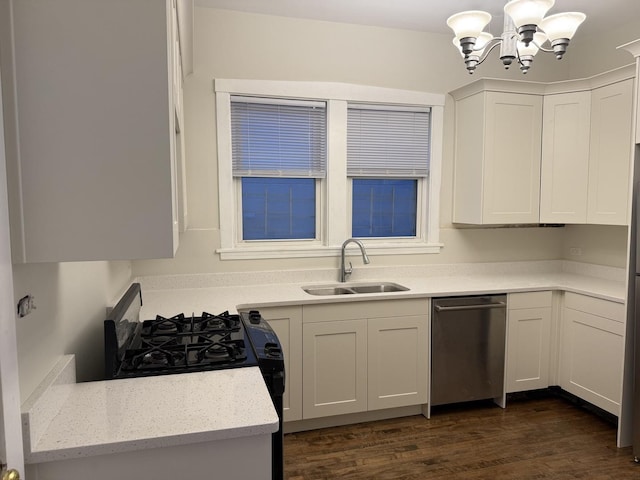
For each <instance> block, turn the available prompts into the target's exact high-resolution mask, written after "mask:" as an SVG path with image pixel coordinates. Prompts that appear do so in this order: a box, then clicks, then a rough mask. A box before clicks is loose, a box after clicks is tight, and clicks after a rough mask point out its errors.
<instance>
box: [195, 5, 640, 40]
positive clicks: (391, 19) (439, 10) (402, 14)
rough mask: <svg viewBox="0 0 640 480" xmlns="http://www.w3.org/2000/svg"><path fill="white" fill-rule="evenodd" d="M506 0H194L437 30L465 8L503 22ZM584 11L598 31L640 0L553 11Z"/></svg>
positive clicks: (637, 15) (629, 17)
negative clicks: (487, 14) (486, 14)
mask: <svg viewBox="0 0 640 480" xmlns="http://www.w3.org/2000/svg"><path fill="white" fill-rule="evenodd" d="M505 3H506V1H505V0H195V4H196V5H197V6H204V7H212V8H220V9H224V10H237V11H242V12H253V13H262V14H267V15H278V16H284V17H296V18H309V19H316V20H325V21H330V22H344V23H355V24H362V25H375V26H382V27H390V28H402V29H409V30H419V31H425V32H435V33H451V30H449V28H448V27H447V25H446V19H447V18H448V17H449V16H450V15H452V14H454V13H457V12H461V11H463V10H484V11H487V12H489V13H490V14H491V15H492V16H493V17H494V18H495V20H493V21H492V23H491V29H492V30H493V33H494V34H497V33H499V32H497V30H498V29H500V28H501V27H502V18H501V17H502V12H503V10H502V8H503V7H504V5H505ZM567 11H579V12H583V13H585V14H587V20H586V21H585V22H584V23H583V24H582V26H581V27H580V30H581V31H582V32H584V33H585V34H594V33H597V32H600V31H602V30H605V29H611V28H616V27H619V26H621V25H624V24H625V23H629V22H631V21H633V20H636V21H637V20H640V1H638V0H557V1H556V4H555V6H554V7H553V8H552V9H551V10H550V11H549V13H550V14H553V13H560V12H567Z"/></svg>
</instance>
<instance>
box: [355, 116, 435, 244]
mask: <svg viewBox="0 0 640 480" xmlns="http://www.w3.org/2000/svg"><path fill="white" fill-rule="evenodd" d="M429 128H430V110H429V109H426V108H421V109H418V108H415V107H413V108H406V107H405V108H403V107H398V106H382V105H358V104H355V105H349V108H348V121H347V174H348V175H349V176H350V177H352V195H351V197H352V203H351V234H352V235H353V236H354V237H376V238H386V237H407V238H411V237H413V238H415V237H416V236H417V234H418V229H417V226H418V220H419V219H418V214H419V212H420V211H419V210H418V208H417V206H418V201H419V199H420V198H421V196H419V195H418V185H419V184H421V183H422V182H423V179H426V177H428V175H429ZM368 177H373V178H368ZM399 177H408V178H399Z"/></svg>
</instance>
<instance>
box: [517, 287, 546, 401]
mask: <svg viewBox="0 0 640 480" xmlns="http://www.w3.org/2000/svg"><path fill="white" fill-rule="evenodd" d="M551 301H552V296H551V292H531V293H512V294H509V297H508V313H507V315H508V319H507V321H508V333H507V358H506V362H507V365H506V392H507V393H511V392H520V391H525V390H534V389H538V388H546V387H548V386H549V363H550V350H551V348H550V347H551V320H552V319H551Z"/></svg>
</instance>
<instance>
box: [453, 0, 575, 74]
mask: <svg viewBox="0 0 640 480" xmlns="http://www.w3.org/2000/svg"><path fill="white" fill-rule="evenodd" d="M554 3H555V0H511V1H509V2H507V4H506V5H505V6H504V28H503V32H502V35H501V36H499V37H493V36H492V35H491V34H490V33H487V32H484V31H483V29H484V27H486V26H487V24H488V23H489V22H490V21H491V15H490V14H489V13H487V12H483V11H480V10H470V11H466V12H460V13H456V14H455V15H452V16H450V17H449V18H448V19H447V25H449V27H450V28H451V29H452V30H453V32H454V34H455V38H454V39H453V44H454V45H455V46H456V47H458V48H459V49H460V52H461V53H462V56H463V57H464V63H465V65H466V67H467V70H468V71H469V73H473V72H474V70H475V69H476V67H477V66H478V65H480V64H481V63H482V62H484V61H485V60H486V58H487V56H488V55H489V54H490V53H491V51H492V50H493V49H495V48H496V47H497V46H498V45H500V60H502V63H503V64H504V67H505V68H509V67H510V66H511V64H512V63H513V62H514V61H517V62H518V64H520V70H522V73H527V71H528V70H529V68H530V67H531V64H532V62H533V57H534V56H535V55H536V53H538V51H539V50H542V51H543V52H549V53H554V54H555V56H556V58H557V59H558V60H560V59H561V58H562V56H563V55H564V53H565V52H566V51H567V46H568V45H569V41H570V40H571V39H572V38H573V36H574V35H575V33H576V30H577V29H578V27H579V26H580V24H581V23H582V22H583V21H584V19H585V18H587V17H586V15H585V14H584V13H580V12H566V13H558V14H556V15H550V16H548V17H546V18H545V14H546V13H547V12H548V11H549V9H550V8H551V7H553V4H554ZM547 41H549V42H550V47H551V48H545V47H543V44H544V43H545V42H547Z"/></svg>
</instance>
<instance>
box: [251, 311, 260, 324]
mask: <svg viewBox="0 0 640 480" xmlns="http://www.w3.org/2000/svg"><path fill="white" fill-rule="evenodd" d="M261 319H262V316H261V315H260V312H259V311H258V310H249V321H250V322H251V323H253V324H254V325H257V324H259V323H260V320H261Z"/></svg>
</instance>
